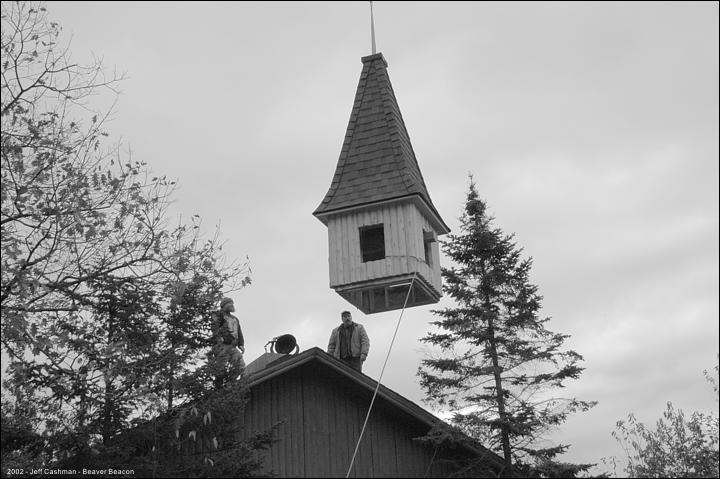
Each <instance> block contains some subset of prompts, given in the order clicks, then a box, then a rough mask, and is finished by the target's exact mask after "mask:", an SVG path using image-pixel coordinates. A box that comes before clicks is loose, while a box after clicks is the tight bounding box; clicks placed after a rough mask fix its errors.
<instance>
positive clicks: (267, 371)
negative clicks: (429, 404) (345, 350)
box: [246, 347, 503, 466]
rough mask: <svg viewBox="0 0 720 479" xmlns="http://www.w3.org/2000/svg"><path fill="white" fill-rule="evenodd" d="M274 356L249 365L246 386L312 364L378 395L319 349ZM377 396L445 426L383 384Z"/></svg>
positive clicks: (370, 384)
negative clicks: (329, 370)
mask: <svg viewBox="0 0 720 479" xmlns="http://www.w3.org/2000/svg"><path fill="white" fill-rule="evenodd" d="M273 356H277V359H275V360H272V359H273V357H271V356H268V355H263V356H261V357H260V358H258V359H259V360H262V362H264V365H262V366H264V367H262V366H253V364H254V363H255V362H257V360H256V361H254V362H253V363H250V364H248V367H247V369H246V371H253V372H250V373H249V374H248V375H247V385H248V387H249V388H252V387H253V386H256V385H258V384H261V383H263V382H265V381H268V380H269V379H272V378H274V377H277V376H281V375H283V374H287V373H290V372H291V371H293V370H295V369H296V368H298V367H300V366H302V365H305V364H308V363H311V362H312V363H313V367H326V368H329V369H331V370H333V371H335V372H336V373H339V374H340V375H342V376H344V377H346V378H347V379H348V380H349V381H352V382H353V383H354V384H355V385H357V386H360V387H361V388H364V389H366V390H367V391H368V392H369V393H371V394H372V393H374V392H375V389H376V388H378V383H377V381H375V380H374V379H372V378H370V377H369V376H367V375H365V374H363V373H361V372H359V371H357V370H355V369H353V368H352V367H350V366H349V365H347V364H346V363H344V362H343V361H340V360H339V359H336V358H335V357H334V356H332V355H330V354H328V353H326V352H325V351H323V350H322V349H320V348H318V347H313V348H311V349H308V350H306V351H303V352H302V353H300V354H294V355H273ZM267 360H270V362H267ZM257 367H262V369H257ZM377 396H378V399H380V400H383V401H385V402H386V403H387V404H388V405H390V406H391V407H396V408H398V409H400V410H401V411H403V412H404V413H406V414H408V415H410V416H411V417H413V418H415V419H417V420H418V421H420V422H422V423H425V424H426V425H427V426H428V427H430V428H432V427H433V426H437V425H442V424H445V423H444V421H442V420H441V419H439V418H438V417H436V416H434V415H433V414H431V413H429V412H428V411H426V410H425V409H423V408H421V407H420V406H418V405H417V404H415V403H414V402H412V401H410V400H409V399H406V398H405V397H403V396H401V395H400V394H398V393H396V392H395V391H392V390H391V389H389V388H387V387H385V386H383V385H382V384H380V386H379V388H378V393H377ZM473 451H474V452H476V453H482V454H483V456H484V457H486V458H489V460H490V461H491V462H493V463H495V464H496V465H498V466H502V464H503V461H502V458H500V456H498V455H497V454H495V453H494V452H492V451H490V450H489V449H486V448H485V447H483V446H481V445H479V444H478V445H477V446H476V447H474V448H473Z"/></svg>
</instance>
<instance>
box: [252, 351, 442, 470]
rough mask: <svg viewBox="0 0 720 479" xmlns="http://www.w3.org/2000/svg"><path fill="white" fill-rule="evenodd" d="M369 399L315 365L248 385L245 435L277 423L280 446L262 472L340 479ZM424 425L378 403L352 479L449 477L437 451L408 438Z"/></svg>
mask: <svg viewBox="0 0 720 479" xmlns="http://www.w3.org/2000/svg"><path fill="white" fill-rule="evenodd" d="M371 397H372V394H371V392H370V391H368V390H367V389H364V388H361V387H360V386H358V385H357V384H354V383H352V381H350V380H348V379H347V378H346V377H344V376H341V375H340V374H339V373H337V372H335V371H332V370H329V369H327V368H317V367H315V366H313V365H312V363H310V364H307V365H304V366H301V367H299V368H297V369H295V370H293V371H290V372H288V373H285V374H283V375H281V376H277V377H275V378H271V379H268V380H267V381H265V382H263V383H261V384H259V385H256V386H254V387H253V388H252V391H251V396H250V401H249V402H248V404H247V406H246V408H245V414H244V421H245V424H244V425H245V430H246V432H247V433H252V432H253V431H262V430H263V429H266V428H269V427H270V426H272V425H273V424H274V423H276V422H278V421H284V423H283V424H282V425H281V426H280V429H279V438H280V440H279V442H277V443H276V444H275V445H274V446H273V447H272V448H271V449H270V450H269V451H268V452H267V453H266V461H265V468H266V471H268V472H270V471H272V472H274V473H276V474H277V475H278V476H279V477H345V474H346V473H347V469H348V466H349V464H350V460H351V458H352V455H353V451H354V450H355V444H356V443H357V439H358V436H359V434H360V430H361V428H362V425H363V422H364V420H365V415H366V413H367V409H368V407H369V405H370V399H371ZM427 430H428V426H427V425H425V424H423V423H422V422H420V421H418V420H417V419H416V418H413V417H412V416H410V415H408V414H406V413H403V412H402V411H401V410H399V409H397V408H391V407H390V406H389V405H388V404H386V403H385V402H384V401H383V400H380V399H378V400H376V402H375V405H374V406H373V412H372V414H371V418H370V421H369V423H368V427H367V428H366V431H365V435H364V437H363V440H362V443H361V446H360V449H359V451H358V455H357V457H356V459H355V465H354V468H353V471H352V473H351V477H447V475H448V471H447V470H446V468H445V467H444V466H443V465H441V464H438V463H437V462H436V461H435V460H433V453H434V451H433V450H432V449H431V448H429V447H427V446H425V445H423V444H420V443H418V442H417V441H413V440H412V439H413V438H414V437H419V436H422V435H424V434H425V433H426V432H427Z"/></svg>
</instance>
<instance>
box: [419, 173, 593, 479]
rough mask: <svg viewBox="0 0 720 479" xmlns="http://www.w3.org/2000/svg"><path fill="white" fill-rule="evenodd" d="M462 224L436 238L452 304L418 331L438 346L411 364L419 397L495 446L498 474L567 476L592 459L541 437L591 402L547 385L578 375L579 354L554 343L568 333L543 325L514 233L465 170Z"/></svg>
mask: <svg viewBox="0 0 720 479" xmlns="http://www.w3.org/2000/svg"><path fill="white" fill-rule="evenodd" d="M460 224H461V226H460V234H458V235H449V238H448V240H447V241H445V242H444V243H443V250H444V252H445V254H446V255H447V256H448V257H449V258H450V259H451V260H452V261H453V262H454V263H455V264H456V266H453V267H451V268H443V269H442V276H443V279H444V284H443V290H444V292H445V293H447V294H449V295H450V296H451V297H452V298H453V299H454V300H455V302H456V305H455V306H454V307H448V308H445V309H442V310H438V311H433V313H434V314H436V315H438V316H439V317H440V319H438V320H437V321H434V322H432V323H431V324H433V325H435V326H437V327H438V328H439V330H440V331H439V332H430V333H428V334H427V335H426V336H425V337H424V338H422V339H421V340H422V341H423V342H425V343H427V344H430V345H432V346H435V347H437V348H439V355H437V356H433V357H428V358H426V359H424V360H423V361H422V365H421V367H420V368H419V369H418V376H419V377H420V383H421V385H422V387H423V388H424V389H425V393H426V401H427V402H430V403H434V404H436V405H437V406H439V407H442V408H445V409H449V410H450V411H452V413H453V416H452V419H451V423H452V424H453V425H455V426H457V427H459V428H460V429H461V430H462V431H463V432H464V433H465V434H467V435H468V436H470V437H471V438H474V439H477V440H479V441H480V442H481V443H482V444H483V445H485V446H486V447H489V448H490V449H492V450H494V451H496V452H498V454H499V455H500V456H502V457H503V459H504V462H505V471H504V473H503V474H504V475H515V474H518V473H519V474H521V475H529V476H535V477H558V476H562V477H573V476H575V475H576V474H577V473H578V472H580V471H585V470H587V469H588V468H589V467H591V466H592V465H591V464H580V465H574V464H566V463H562V462H559V461H557V460H556V459H555V458H556V456H557V455H559V454H561V453H563V452H564V451H566V450H567V448H568V447H569V446H568V445H563V444H559V445H553V446H547V445H546V444H545V443H544V441H542V439H543V435H544V433H546V432H547V431H548V430H549V429H550V428H552V427H555V426H558V425H559V424H561V423H562V422H564V421H565V419H566V418H567V416H568V414H570V413H572V412H575V411H586V410H588V409H589V408H591V407H592V406H594V405H595V403H594V402H585V401H580V400H577V399H574V398H571V399H568V398H557V397H552V395H551V394H550V390H551V389H552V388H559V387H562V386H563V383H564V382H565V381H566V380H568V379H577V378H578V377H579V376H580V374H581V372H582V370H583V368H581V367H580V366H578V363H579V362H580V361H581V360H582V357H581V356H580V355H579V354H578V353H576V352H575V351H571V350H568V351H562V350H561V347H562V345H563V342H564V341H565V339H567V338H568V336H567V335H562V334H557V333H553V332H551V331H549V330H548V329H546V324H547V322H548V321H549V318H540V317H539V312H540V308H541V300H542V297H541V296H540V295H539V294H538V288H537V286H535V285H533V284H532V283H531V282H530V278H529V274H530V269H531V266H532V260H531V259H522V258H521V253H522V249H520V248H518V247H517V245H516V243H515V242H514V235H506V234H504V233H503V231H502V230H501V229H499V228H496V227H494V226H493V218H492V217H490V216H488V214H487V211H486V205H485V203H484V202H483V201H482V200H481V199H479V198H478V193H477V190H476V187H475V184H474V183H473V182H472V177H471V181H470V188H469V192H468V194H467V201H466V204H465V211H464V213H463V215H462V216H461V218H460ZM541 443H542V444H541Z"/></svg>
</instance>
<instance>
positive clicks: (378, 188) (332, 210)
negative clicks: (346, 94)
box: [313, 53, 450, 314]
mask: <svg viewBox="0 0 720 479" xmlns="http://www.w3.org/2000/svg"><path fill="white" fill-rule="evenodd" d="M362 64H363V69H362V73H361V74H360V82H359V84H358V88H357V93H356V94H355V102H354V104H353V108H352V112H351V114H350V121H349V123H348V127H347V132H346V134H345V140H344V142H343V146H342V149H341V151H340V157H339V159H338V163H337V167H336V169H335V175H334V176H333V179H332V182H331V184H330V188H329V189H328V192H327V194H326V195H325V198H323V200H322V202H321V203H320V206H318V207H317V209H316V210H315V211H314V212H313V215H315V216H316V217H317V218H318V219H319V220H320V221H322V222H323V223H324V224H325V225H326V226H327V228H328V244H329V266H330V287H331V288H332V289H334V290H335V291H336V292H337V293H338V294H340V295H341V296H342V297H343V298H345V299H346V300H347V301H349V302H350V303H352V304H353V305H355V306H356V307H357V308H358V309H360V310H361V311H362V312H363V313H365V314H372V313H378V312H382V311H391V310H395V309H400V308H402V307H403V304H404V303H405V298H406V297H408V302H407V306H408V307H412V306H419V305H423V304H430V303H436V302H437V301H438V300H439V299H440V297H441V292H442V284H441V276H440V258H439V250H438V242H437V239H438V236H440V235H444V234H447V233H448V232H449V231H450V229H449V228H448V227H447V225H446V224H445V222H444V221H443V220H442V218H441V217H440V214H439V213H438V211H437V209H436V208H435V206H434V205H433V203H432V201H431V199H430V194H429V193H428V190H427V187H426V185H425V181H424V180H423V176H422V173H421V172H420V166H419V165H418V162H417V159H416V158H415V152H414V151H413V148H412V145H411V144H410V136H409V135H408V132H407V129H406V128H405V123H404V122H403V118H402V115H401V113H400V108H399V107H398V103H397V100H396V98H395V93H394V91H393V88H392V85H391V83H390V77H389V76H388V73H387V66H388V64H387V62H386V61H385V58H384V57H383V55H382V53H377V54H374V55H370V56H367V57H363V58H362ZM410 284H412V291H410V295H409V296H408V289H409V287H410Z"/></svg>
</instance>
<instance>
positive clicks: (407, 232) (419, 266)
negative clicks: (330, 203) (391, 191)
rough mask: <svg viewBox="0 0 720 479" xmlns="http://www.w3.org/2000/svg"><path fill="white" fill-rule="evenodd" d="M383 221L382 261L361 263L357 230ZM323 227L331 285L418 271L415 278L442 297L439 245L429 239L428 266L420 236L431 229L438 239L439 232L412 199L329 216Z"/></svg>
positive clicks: (337, 286)
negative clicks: (324, 229) (325, 227)
mask: <svg viewBox="0 0 720 479" xmlns="http://www.w3.org/2000/svg"><path fill="white" fill-rule="evenodd" d="M381 223H382V224H383V225H384V231H385V259H380V260H375V261H368V262H363V260H362V252H361V249H360V233H359V231H360V228H362V227H364V226H372V225H377V224H381ZM327 226H328V244H329V245H330V256H329V267H330V287H331V288H333V289H336V290H337V289H346V288H343V287H350V288H352V287H353V286H359V285H361V284H362V283H367V282H371V281H374V280H378V281H379V280H384V282H385V283H392V278H393V277H397V276H407V275H413V274H414V273H415V272H417V274H418V277H417V279H416V280H417V281H424V282H425V283H426V284H427V285H428V286H430V287H432V289H433V290H434V292H435V293H436V294H437V296H440V294H441V293H440V291H441V288H442V283H441V278H440V267H439V265H440V253H439V250H438V243H437V241H435V242H432V243H430V251H431V257H430V263H431V264H428V263H427V262H426V261H425V243H424V234H423V233H424V232H431V233H432V234H433V235H434V236H435V237H437V231H436V230H435V228H434V227H433V225H432V223H431V222H430V221H429V220H428V218H427V217H425V215H423V214H422V213H421V212H420V210H418V208H417V207H416V206H415V204H414V203H413V202H412V201H409V200H401V201H395V202H388V203H384V204H380V205H372V206H368V207H366V208H362V209H357V210H351V211H348V212H345V213H341V214H336V215H328V217H327ZM356 306H357V305H356ZM361 309H362V308H361Z"/></svg>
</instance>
